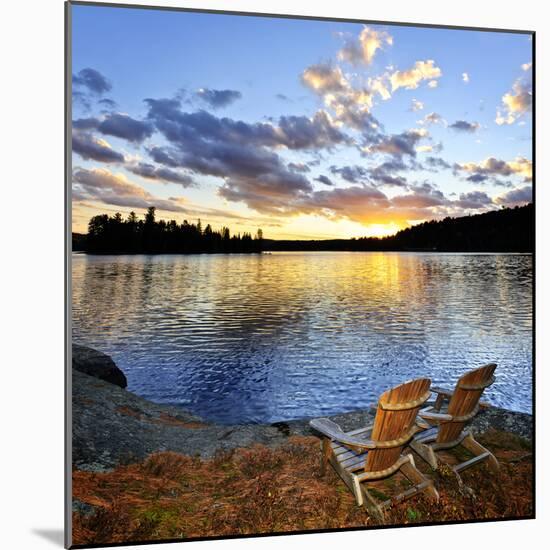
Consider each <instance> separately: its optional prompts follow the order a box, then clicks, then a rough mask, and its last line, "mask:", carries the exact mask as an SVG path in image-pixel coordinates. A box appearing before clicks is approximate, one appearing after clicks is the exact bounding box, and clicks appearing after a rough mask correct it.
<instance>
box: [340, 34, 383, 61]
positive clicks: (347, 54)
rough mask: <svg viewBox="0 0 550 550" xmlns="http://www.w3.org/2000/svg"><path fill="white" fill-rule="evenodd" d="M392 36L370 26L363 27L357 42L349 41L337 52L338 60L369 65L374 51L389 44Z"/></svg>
mask: <svg viewBox="0 0 550 550" xmlns="http://www.w3.org/2000/svg"><path fill="white" fill-rule="evenodd" d="M392 44H393V38H392V37H391V35H389V34H388V33H387V32H385V31H377V30H375V29H373V28H371V27H364V28H363V30H362V31H361V33H360V34H359V40H358V43H357V42H350V43H348V44H346V46H344V48H342V49H341V50H340V51H339V52H338V59H339V60H340V61H347V62H348V63H352V64H354V65H356V64H359V63H364V64H365V65H370V64H371V63H372V61H373V59H374V56H375V54H376V52H377V51H378V50H380V49H382V48H383V47H384V46H385V45H389V46H391V45H392Z"/></svg>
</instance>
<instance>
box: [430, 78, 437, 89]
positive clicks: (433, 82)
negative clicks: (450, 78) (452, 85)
mask: <svg viewBox="0 0 550 550" xmlns="http://www.w3.org/2000/svg"><path fill="white" fill-rule="evenodd" d="M437 85H438V82H437V80H430V81H429V82H428V88H432V89H433V88H437Z"/></svg>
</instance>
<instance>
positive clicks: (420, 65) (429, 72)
mask: <svg viewBox="0 0 550 550" xmlns="http://www.w3.org/2000/svg"><path fill="white" fill-rule="evenodd" d="M441 75H442V72H441V69H440V68H439V67H437V66H436V65H435V61H434V60H433V59H428V60H427V61H417V62H416V63H415V64H414V66H413V67H412V68H411V69H408V70H406V71H395V72H394V73H393V74H392V75H391V76H390V82H391V86H392V92H394V91H395V90H397V89H399V88H406V89H407V90H415V89H416V88H418V86H419V85H420V83H421V82H422V81H423V80H433V79H436V78H440V77H441ZM429 86H430V87H432V88H433V87H434V86H432V85H431V84H429Z"/></svg>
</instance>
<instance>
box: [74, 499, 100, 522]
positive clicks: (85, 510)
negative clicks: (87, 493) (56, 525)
mask: <svg viewBox="0 0 550 550" xmlns="http://www.w3.org/2000/svg"><path fill="white" fill-rule="evenodd" d="M96 511H97V508H96V507H95V506H92V505H91V504H88V503H86V502H82V501H81V500H78V499H77V498H73V512H77V513H78V514H80V515H82V516H85V517H90V516H93V515H94V514H95V513H96Z"/></svg>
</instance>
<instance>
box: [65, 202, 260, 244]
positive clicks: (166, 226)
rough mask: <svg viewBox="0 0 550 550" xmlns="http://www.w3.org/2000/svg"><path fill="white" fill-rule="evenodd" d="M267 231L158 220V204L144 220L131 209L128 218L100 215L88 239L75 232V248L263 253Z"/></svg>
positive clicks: (198, 222) (89, 232)
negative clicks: (250, 231) (247, 230)
mask: <svg viewBox="0 0 550 550" xmlns="http://www.w3.org/2000/svg"><path fill="white" fill-rule="evenodd" d="M262 246H263V233H262V230H261V229H258V231H257V233H256V235H255V236H254V237H252V234H251V233H247V232H244V233H242V234H241V233H238V234H236V235H231V232H230V230H229V228H228V227H222V228H221V229H220V230H219V231H216V230H214V229H213V228H212V226H211V225H210V224H207V225H206V227H203V226H202V223H201V220H200V219H199V220H198V221H197V223H195V224H194V223H189V222H188V221H187V220H184V221H183V223H181V224H178V223H177V222H176V221H175V220H171V221H165V220H158V221H157V220H156V218H155V207H154V206H151V207H149V208H148V209H147V213H146V214H145V217H144V219H138V217H137V216H136V214H135V212H130V214H129V215H128V217H127V218H126V219H123V217H122V214H120V213H118V212H117V213H116V214H114V215H113V216H109V215H107V214H100V215H98V216H94V217H93V218H92V219H91V220H90V222H89V224H88V233H87V235H86V236H85V238H82V236H76V238H75V236H74V235H73V250H76V249H80V250H85V251H86V252H90V253H92V254H174V253H177V254H193V253H200V252H206V253H216V252H225V253H229V252H245V253H250V252H261V251H262Z"/></svg>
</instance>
